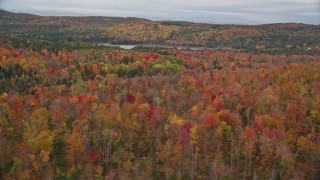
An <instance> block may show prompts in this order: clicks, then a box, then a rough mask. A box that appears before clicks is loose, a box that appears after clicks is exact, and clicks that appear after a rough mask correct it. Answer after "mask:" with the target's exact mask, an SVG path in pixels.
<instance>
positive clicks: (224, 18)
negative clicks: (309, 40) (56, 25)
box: [0, 0, 320, 24]
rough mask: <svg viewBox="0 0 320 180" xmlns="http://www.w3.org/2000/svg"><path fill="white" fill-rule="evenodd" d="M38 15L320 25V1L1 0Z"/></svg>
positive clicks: (6, 7) (13, 8)
mask: <svg viewBox="0 0 320 180" xmlns="http://www.w3.org/2000/svg"><path fill="white" fill-rule="evenodd" d="M0 8H1V9H4V10H8V11H13V12H25V13H33V14H38V15H57V16H58V15H72V16H88V15H99V16H120V17H142V18H147V19H151V20H182V21H193V22H208V23H223V24H230V23H232V24H265V23H281V22H296V23H307V24H320V0H0Z"/></svg>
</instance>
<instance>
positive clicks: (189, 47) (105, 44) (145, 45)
mask: <svg viewBox="0 0 320 180" xmlns="http://www.w3.org/2000/svg"><path fill="white" fill-rule="evenodd" d="M98 45H99V46H110V47H120V48H122V49H126V50H130V49H133V48H135V47H137V46H143V47H154V48H177V49H189V50H194V51H203V50H207V49H210V48H206V47H193V46H169V45H160V44H141V45H137V44H130V45H125V44H111V43H99V44H98Z"/></svg>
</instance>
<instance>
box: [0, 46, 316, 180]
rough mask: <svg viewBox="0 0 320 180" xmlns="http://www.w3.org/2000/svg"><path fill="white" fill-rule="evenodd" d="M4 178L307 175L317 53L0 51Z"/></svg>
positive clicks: (310, 174)
mask: <svg viewBox="0 0 320 180" xmlns="http://www.w3.org/2000/svg"><path fill="white" fill-rule="evenodd" d="M0 54H1V56H0V68H1V71H0V78H1V80H0V81H1V82H0V85H1V87H0V94H1V96H0V139H1V141H0V147H1V148H0V162H1V165H0V178H1V179H40V178H42V179H49V178H50V177H54V178H56V179H65V178H69V179H79V178H80V179H94V178H97V179H103V178H104V177H108V178H110V179H114V178H115V179H118V178H122V179H128V178H129V177H135V178H136V179H149V178H151V179H163V178H166V179H240V178H241V179H243V178H244V179H251V178H258V179H291V178H300V179H315V178H316V177H317V178H319V168H320V167H319V165H320V163H319V162H320V132H319V131H320V108H319V107H320V71H319V69H320V62H319V56H317V55H314V56H309V55H301V56H285V55H263V54H249V53H231V52H219V51H204V52H194V51H187V50H184V51H180V50H170V49H169V50H161V51H159V52H158V53H148V52H133V51H124V50H77V51H72V52H66V51H60V52H59V53H58V54H54V53H52V52H49V51H47V50H43V51H41V52H34V51H31V50H22V49H8V48H1V49H0Z"/></svg>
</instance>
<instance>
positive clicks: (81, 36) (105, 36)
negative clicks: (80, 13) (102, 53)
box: [0, 10, 320, 50]
mask: <svg viewBox="0 0 320 180" xmlns="http://www.w3.org/2000/svg"><path fill="white" fill-rule="evenodd" d="M0 25H1V26H0V36H1V38H2V40H0V41H1V43H2V44H5V45H7V44H10V43H11V44H13V45H16V46H18V47H19V46H20V45H21V46H22V45H23V44H24V42H26V41H25V40H28V42H30V41H32V42H36V41H41V42H42V43H43V42H46V43H55V42H56V43H58V42H61V43H62V42H84V43H92V42H94V43H100V42H112V43H121V44H150V43H151V44H164V45H183V46H202V47H204V46H205V47H211V48H220V49H224V48H232V49H255V50H257V49H258V50H259V49H268V50H295V49H298V50H301V49H302V50H318V49H319V46H320V45H319V44H320V25H307V24H296V23H285V24H265V25H231V24H205V23H191V22H181V21H150V20H147V19H141V18H132V17H129V18H120V17H101V16H87V17H70V16H38V15H32V14H22V13H11V12H7V11H4V10H0Z"/></svg>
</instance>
